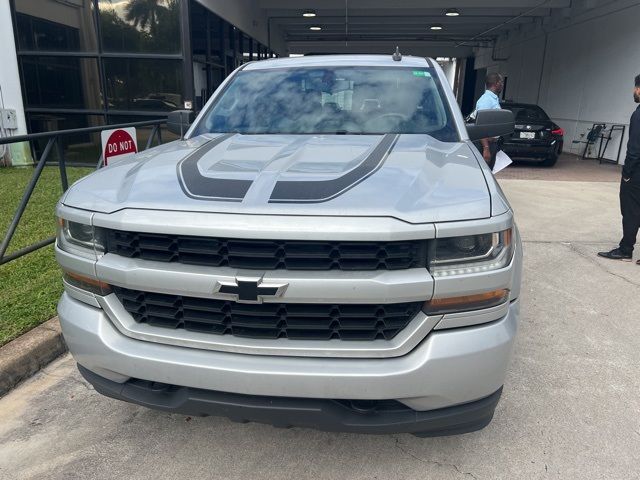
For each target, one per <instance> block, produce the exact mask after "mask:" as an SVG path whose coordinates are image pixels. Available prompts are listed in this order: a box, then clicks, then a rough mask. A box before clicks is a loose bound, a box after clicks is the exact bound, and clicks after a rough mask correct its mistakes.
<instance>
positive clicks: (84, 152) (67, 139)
mask: <svg viewBox="0 0 640 480" xmlns="http://www.w3.org/2000/svg"><path fill="white" fill-rule="evenodd" d="M27 124H28V125H29V132H31V133H38V132H52V131H55V130H70V129H74V128H86V127H98V126H102V125H104V116H102V115H84V114H73V113H72V114H69V113H34V112H31V113H27ZM60 141H61V143H62V146H63V151H64V158H65V160H66V161H67V162H68V163H70V164H74V163H75V164H77V163H83V164H84V163H87V164H93V165H95V164H97V163H98V158H99V157H100V132H96V133H79V134H75V135H64V136H62V137H60ZM46 143H47V140H46V139H43V140H39V141H37V142H36V145H35V150H36V155H37V156H39V155H40V154H41V153H42V151H43V150H44V147H45V145H46ZM51 159H52V160H54V161H55V160H58V158H57V151H56V150H55V149H54V152H52V157H51Z"/></svg>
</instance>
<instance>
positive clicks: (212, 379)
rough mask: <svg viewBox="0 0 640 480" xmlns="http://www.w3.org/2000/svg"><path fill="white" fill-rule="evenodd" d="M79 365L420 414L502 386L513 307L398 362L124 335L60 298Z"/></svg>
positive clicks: (119, 378) (121, 379)
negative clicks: (385, 404)
mask: <svg viewBox="0 0 640 480" xmlns="http://www.w3.org/2000/svg"><path fill="white" fill-rule="evenodd" d="M58 313H59V318H60V323H61V325H62V329H63V333H64V336H65V340H66V341H67V344H68V346H69V349H70V351H71V353H72V354H73V355H74V357H75V359H76V360H77V362H78V363H79V364H80V365H82V366H83V367H85V368H86V369H88V370H90V371H92V372H93V373H95V374H97V375H99V376H101V377H104V378H106V379H108V380H110V381H113V382H116V383H120V384H124V383H125V382H127V381H130V380H131V379H141V380H148V381H153V382H160V383H164V384H169V385H179V386H184V387H190V388H194V389H202V390H212V391H218V392H227V393H237V394H243V395H254V396H270V397H293V398H307V399H326V400H334V399H350V400H389V399H391V400H397V401H399V402H401V403H403V404H404V405H406V406H407V407H409V408H411V409H413V410H416V411H426V410H434V409H439V408H445V407H450V406H456V405H462V404H465V403H469V402H474V401H476V400H478V399H482V398H486V397H488V396H490V395H492V394H493V393H495V392H496V391H498V390H499V389H500V387H501V386H502V384H503V380H504V375H505V371H506V368H507V364H508V361H509V358H510V355H511V350H512V347H513V342H514V338H515V334H516V330H517V317H518V313H519V305H518V302H517V301H515V302H513V303H512V304H511V305H510V307H509V309H508V313H507V314H506V315H505V316H504V317H502V318H501V319H499V320H497V321H494V322H491V323H488V324H484V325H478V326H474V327H465V328H457V329H452V330H440V331H437V330H435V331H433V332H431V333H430V334H429V335H428V336H427V338H426V339H425V340H424V341H423V342H421V343H420V344H419V345H418V346H417V347H416V348H414V349H413V350H412V351H411V352H409V353H408V354H406V355H403V356H401V357H395V358H313V357H309V358H303V357H284V356H255V355H246V354H238V353H229V352H218V351H210V350H201V349H195V348H185V347H179V346H174V345H165V344H158V343H153V342H147V341H140V340H136V339H132V338H130V337H127V336H124V335H123V334H122V333H120V332H119V331H118V330H117V329H116V328H115V327H114V326H113V324H112V323H111V321H110V320H109V318H108V317H107V315H106V314H105V312H104V311H103V310H102V309H100V308H95V307H92V306H90V305H87V304H85V303H82V302H79V301H77V300H75V299H73V298H71V297H70V296H69V295H68V294H66V293H65V294H64V295H63V296H62V298H61V300H60V303H59V305H58Z"/></svg>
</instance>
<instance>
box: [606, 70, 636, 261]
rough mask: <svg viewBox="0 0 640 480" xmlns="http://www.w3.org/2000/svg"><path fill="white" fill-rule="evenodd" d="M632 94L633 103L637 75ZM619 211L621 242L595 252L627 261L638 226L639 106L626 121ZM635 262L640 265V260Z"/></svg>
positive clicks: (630, 254)
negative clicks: (627, 131)
mask: <svg viewBox="0 0 640 480" xmlns="http://www.w3.org/2000/svg"><path fill="white" fill-rule="evenodd" d="M633 98H634V100H635V101H636V103H640V75H638V76H637V77H636V83H635V90H634V91H633ZM620 211H621V212H622V231H623V236H622V240H621V241H620V246H619V247H618V248H614V249H613V250H611V251H609V252H600V253H598V255H600V256H601V257H605V258H610V259H612V260H622V261H624V262H630V261H631V259H632V257H633V247H634V245H635V244H636V238H637V235H638V229H640V106H638V108H637V109H636V111H635V112H633V115H631V122H630V123H629V142H628V143H627V157H626V159H625V161H624V168H623V169H622V181H621V182H620ZM636 263H637V264H638V265H640V260H638V261H637V262H636Z"/></svg>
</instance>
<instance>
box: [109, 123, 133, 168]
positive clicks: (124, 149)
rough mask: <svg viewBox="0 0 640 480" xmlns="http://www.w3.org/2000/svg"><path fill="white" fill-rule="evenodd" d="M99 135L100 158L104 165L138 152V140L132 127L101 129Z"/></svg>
mask: <svg viewBox="0 0 640 480" xmlns="http://www.w3.org/2000/svg"><path fill="white" fill-rule="evenodd" d="M100 137H101V139H102V158H103V159H104V166H105V167H106V166H107V165H113V164H114V163H116V162H117V161H120V160H124V159H125V158H127V157H128V156H130V155H133V154H134V153H138V142H137V140H136V129H135V128H134V127H128V128H118V129H116V130H103V131H102V132H101V133H100Z"/></svg>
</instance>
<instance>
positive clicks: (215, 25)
mask: <svg viewBox="0 0 640 480" xmlns="http://www.w3.org/2000/svg"><path fill="white" fill-rule="evenodd" d="M209 29H210V32H209V34H210V35H211V38H210V41H211V61H212V62H213V63H217V64H218V65H224V60H223V57H224V52H223V44H224V41H223V40H224V32H223V22H222V20H221V19H220V17H218V16H217V15H214V14H213V13H209Z"/></svg>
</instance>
